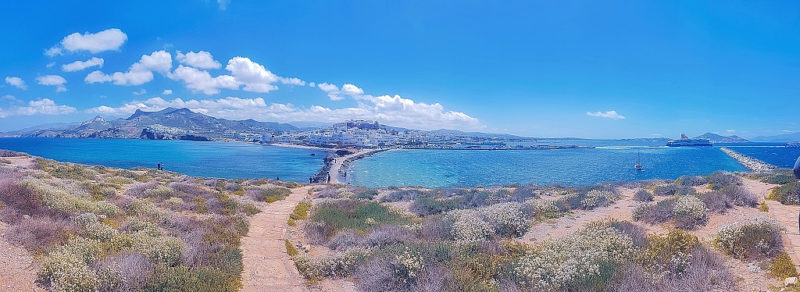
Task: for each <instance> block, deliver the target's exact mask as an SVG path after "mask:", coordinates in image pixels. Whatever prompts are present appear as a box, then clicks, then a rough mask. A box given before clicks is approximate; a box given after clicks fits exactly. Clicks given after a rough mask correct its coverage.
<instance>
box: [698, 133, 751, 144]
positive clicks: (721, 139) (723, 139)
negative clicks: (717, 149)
mask: <svg viewBox="0 0 800 292" xmlns="http://www.w3.org/2000/svg"><path fill="white" fill-rule="evenodd" d="M694 139H708V140H711V143H747V142H750V141H748V140H747V139H744V138H742V137H739V136H736V135H733V136H722V135H718V134H714V133H705V134H703V135H700V136H697V137H694Z"/></svg>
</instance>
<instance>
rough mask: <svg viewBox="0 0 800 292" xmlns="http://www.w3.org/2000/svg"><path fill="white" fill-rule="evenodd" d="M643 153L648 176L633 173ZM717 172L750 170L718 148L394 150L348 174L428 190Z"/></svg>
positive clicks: (368, 182) (355, 180) (369, 182)
mask: <svg viewBox="0 0 800 292" xmlns="http://www.w3.org/2000/svg"><path fill="white" fill-rule="evenodd" d="M637 153H641V163H642V165H643V166H644V168H645V171H644V172H639V171H636V170H634V169H633V165H634V164H635V163H636V156H637ZM716 170H728V171H745V170H746V169H745V168H744V167H743V166H742V165H741V164H739V163H738V162H737V161H735V160H734V159H732V158H730V157H729V156H727V155H726V154H725V153H723V152H722V151H720V150H719V148H716V147H713V148H712V147H686V148H667V147H660V148H650V147H604V148H596V149H560V150H516V151H488V150H486V151H482V150H393V151H387V152H381V153H377V154H375V155H374V156H371V157H368V158H364V159H361V160H357V161H355V162H354V163H353V164H352V167H351V169H350V172H349V173H348V177H349V180H350V182H351V183H352V184H355V185H364V186H370V187H385V186H402V185H419V186H426V187H450V186H476V185H499V184H513V183H535V184H541V185H544V184H553V183H561V184H567V185H587V184H594V183H598V182H619V181H634V180H643V179H651V178H662V179H675V178H678V177H679V176H681V175H699V174H708V173H711V172H714V171H716Z"/></svg>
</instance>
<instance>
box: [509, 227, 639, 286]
mask: <svg viewBox="0 0 800 292" xmlns="http://www.w3.org/2000/svg"><path fill="white" fill-rule="evenodd" d="M635 251H636V248H635V247H634V245H633V241H632V240H631V239H630V238H628V237H627V236H625V235H622V234H620V233H619V232H617V231H616V230H615V229H613V228H611V227H608V226H590V227H587V228H585V229H583V230H581V231H580V232H578V233H576V234H573V235H568V236H566V237H563V238H560V239H557V240H551V241H547V242H544V243H542V244H540V245H538V246H536V247H534V249H533V251H531V252H530V254H528V255H525V256H523V257H521V258H520V259H519V260H517V261H516V262H515V263H514V264H513V267H512V273H513V275H514V278H515V280H516V281H517V283H518V284H519V285H521V286H523V287H527V288H530V289H536V290H603V287H604V286H605V285H607V284H608V282H609V279H610V278H611V276H612V275H613V274H614V273H615V271H616V270H617V269H618V268H619V266H620V263H622V262H624V261H626V260H628V259H629V258H630V257H631V256H632V255H634V254H635Z"/></svg>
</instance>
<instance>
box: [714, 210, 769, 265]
mask: <svg viewBox="0 0 800 292" xmlns="http://www.w3.org/2000/svg"><path fill="white" fill-rule="evenodd" d="M781 230H782V228H781V227H780V225H778V223H777V222H775V221H772V220H763V219H758V220H753V221H746V222H735V223H731V224H728V225H725V226H722V227H721V228H720V229H719V232H718V233H717V235H716V237H714V246H716V247H717V248H718V249H719V250H721V251H723V252H724V253H726V254H728V255H731V256H733V257H734V258H737V259H748V260H751V259H762V258H766V257H772V256H775V255H777V254H778V253H780V252H781V250H782V248H783V244H782V239H781Z"/></svg>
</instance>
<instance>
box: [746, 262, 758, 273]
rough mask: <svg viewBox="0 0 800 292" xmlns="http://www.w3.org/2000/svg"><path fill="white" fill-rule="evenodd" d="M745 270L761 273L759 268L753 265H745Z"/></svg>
mask: <svg viewBox="0 0 800 292" xmlns="http://www.w3.org/2000/svg"><path fill="white" fill-rule="evenodd" d="M747 270H749V271H751V272H761V267H759V266H757V265H756V264H754V263H749V264H747Z"/></svg>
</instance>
